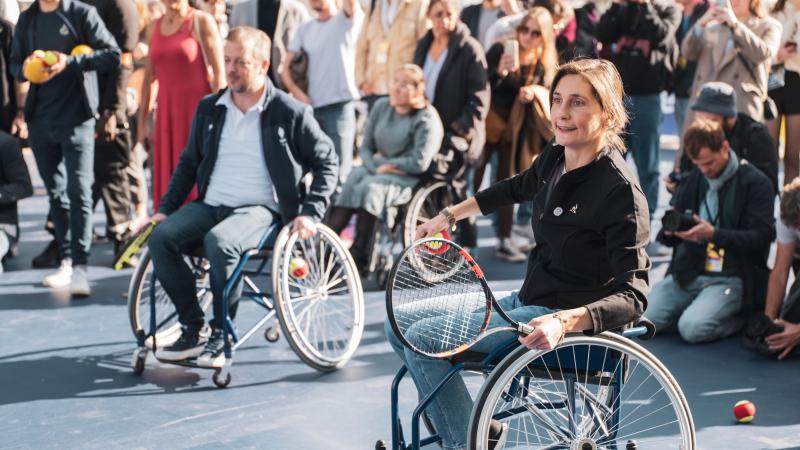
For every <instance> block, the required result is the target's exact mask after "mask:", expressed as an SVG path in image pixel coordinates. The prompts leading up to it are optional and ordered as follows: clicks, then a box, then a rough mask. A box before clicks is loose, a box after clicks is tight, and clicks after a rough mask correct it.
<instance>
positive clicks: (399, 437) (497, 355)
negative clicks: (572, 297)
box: [376, 325, 654, 450]
mask: <svg viewBox="0 0 800 450" xmlns="http://www.w3.org/2000/svg"><path fill="white" fill-rule="evenodd" d="M652 331H654V330H652ZM650 332H651V330H649V329H648V327H646V326H644V325H637V326H635V327H632V328H628V329H626V330H623V331H621V332H620V334H621V335H622V336H623V337H626V338H634V337H640V336H645V335H647V334H648V333H650ZM517 347H519V342H518V340H517V339H516V338H513V339H510V340H509V341H507V342H506V343H504V344H502V345H500V346H498V347H496V348H495V349H493V350H492V351H491V352H490V353H488V354H486V355H485V356H484V357H482V358H481V359H480V360H479V361H477V362H474V361H473V362H470V361H458V358H455V361H454V363H453V367H451V368H450V370H449V371H448V372H447V374H445V376H444V378H442V380H441V381H440V382H439V383H438V384H437V385H436V387H434V389H433V390H432V391H431V392H429V393H428V394H427V395H426V396H425V397H424V398H423V399H422V400H420V402H419V404H418V405H417V407H416V408H414V412H413V413H412V414H411V442H410V444H408V445H407V444H406V440H405V435H404V433H403V425H402V422H401V421H400V416H399V413H398V403H399V402H398V398H399V394H398V391H399V388H400V382H401V381H402V379H403V377H405V375H406V373H407V372H408V368H407V367H406V366H405V365H403V366H402V367H400V370H398V371H397V374H396V375H395V377H394V380H392V388H391V404H392V406H391V407H392V413H391V416H392V446H391V450H419V449H420V448H421V447H425V446H428V445H431V444H435V443H438V442H439V441H441V440H442V438H441V437H440V436H438V435H437V434H434V435H432V436H428V437H426V438H425V439H422V440H420V436H419V435H420V430H419V428H420V423H419V422H420V418H421V416H422V413H423V412H424V411H425V408H427V407H428V405H430V403H431V402H432V401H433V399H434V398H436V396H437V395H438V394H439V392H440V391H441V390H442V388H444V386H445V385H446V384H447V383H448V382H450V380H451V379H452V378H453V377H455V376H456V375H457V374H460V373H461V372H462V371H464V370H470V371H479V372H482V373H489V372H491V371H492V370H493V369H494V368H495V367H496V366H497V364H498V363H499V362H500V361H501V360H502V359H503V358H505V357H506V356H507V355H508V354H509V353H511V351H513V350H514V349H516V348H517ZM557 353H558V349H556V350H555V351H554V352H551V353H550V354H548V355H547V356H546V357H545V359H547V357H548V356H549V357H553V356H552V355H557ZM555 357H556V358H557V356H555ZM587 357H589V361H590V363H591V356H590V355H589V353H588V351H587ZM589 370H594V371H596V370H598V368H597V367H595V366H592V365H591V364H590V365H589ZM624 372H625V371H624V370H622V371H615V376H614V380H612V381H611V384H612V385H614V386H617V387H620V386H622V383H623V380H624V376H625V374H624ZM519 381H520V380H519V379H516V380H515V381H514V384H512V387H511V389H512V390H516V389H526V387H525V386H520V385H519ZM568 386H569V384H568ZM568 394H569V395H570V397H574V384H573V388H572V390H571V392H568ZM612 398H614V399H615V400H614V403H613V405H611V408H613V411H615V412H614V414H613V415H612V416H611V418H610V419H611V421H612V422H614V423H616V422H617V421H618V420H619V407H618V406H619V404H618V403H619V402H620V399H619V397H618V396H612ZM569 403H571V402H567V404H564V402H562V403H548V404H540V405H537V407H540V408H543V409H556V408H564V407H566V408H573V405H571V404H569ZM518 412H522V411H521V410H520V411H518ZM513 413H514V412H512V413H511V414H513ZM504 414H505V415H501V416H495V418H497V419H500V418H505V417H507V416H509V415H511V414H509V413H507V412H505V413H504ZM569 426H570V428H573V430H574V428H575V426H576V424H574V423H570V424H569ZM614 434H616V431H614ZM376 448H378V447H377V446H376Z"/></svg>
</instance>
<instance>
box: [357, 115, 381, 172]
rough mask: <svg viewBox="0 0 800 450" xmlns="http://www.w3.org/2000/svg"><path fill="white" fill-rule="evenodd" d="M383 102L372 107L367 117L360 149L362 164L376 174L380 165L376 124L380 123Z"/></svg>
mask: <svg viewBox="0 0 800 450" xmlns="http://www.w3.org/2000/svg"><path fill="white" fill-rule="evenodd" d="M382 103H383V102H377V103H376V104H375V105H373V107H372V111H370V112H369V115H367V124H366V125H365V126H364V139H362V140H361V148H359V149H358V154H359V156H361V163H362V164H363V165H364V168H366V169H367V171H368V172H369V173H372V174H374V173H375V171H376V170H377V169H378V164H376V163H375V159H374V156H375V123H376V122H378V115H379V114H381V113H382V111H383V109H382V108H381V106H382Z"/></svg>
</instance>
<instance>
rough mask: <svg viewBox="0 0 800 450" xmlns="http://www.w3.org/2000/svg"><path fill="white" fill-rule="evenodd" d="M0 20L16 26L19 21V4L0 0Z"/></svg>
mask: <svg viewBox="0 0 800 450" xmlns="http://www.w3.org/2000/svg"><path fill="white" fill-rule="evenodd" d="M0 19H3V20H6V21H8V22H11V23H12V24H14V25H16V23H17V20H19V3H18V2H17V0H0Z"/></svg>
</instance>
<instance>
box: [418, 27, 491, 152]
mask: <svg viewBox="0 0 800 450" xmlns="http://www.w3.org/2000/svg"><path fill="white" fill-rule="evenodd" d="M432 43H433V32H432V31H430V30H428V32H427V33H426V34H425V36H423V37H422V38H421V39H420V40H419V42H418V43H417V49H416V50H415V51H414V64H416V65H418V66H420V67H423V66H424V65H425V58H426V56H427V55H428V50H429V49H430V47H431V44H432ZM435 92H436V95H435V98H434V101H433V106H434V108H436V111H437V112H438V113H439V117H440V118H441V119H442V124H443V125H444V130H445V132H446V133H447V132H449V133H452V134H454V135H456V136H460V137H463V138H465V139H466V140H467V141H468V142H469V156H470V159H471V160H473V161H474V160H477V159H478V158H479V157H480V154H481V152H482V151H483V144H484V143H485V141H486V129H485V121H486V114H488V112H489V96H490V94H489V82H488V75H487V69H486V58H485V57H484V54H483V49H482V48H481V45H480V44H479V43H478V41H476V40H475V38H473V37H471V36H470V35H469V30H468V29H467V27H466V25H464V24H463V23H459V24H458V27H457V28H456V29H455V31H453V33H452V34H451V35H450V41H449V43H448V45H447V59H445V61H444V65H443V66H442V70H441V72H439V78H438V79H437V80H436V90H435Z"/></svg>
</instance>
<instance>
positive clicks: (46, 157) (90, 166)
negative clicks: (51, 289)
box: [28, 119, 95, 265]
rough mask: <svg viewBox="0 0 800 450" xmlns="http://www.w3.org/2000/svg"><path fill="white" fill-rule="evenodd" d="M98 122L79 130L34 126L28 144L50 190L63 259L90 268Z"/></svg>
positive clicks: (43, 125)
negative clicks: (95, 136)
mask: <svg viewBox="0 0 800 450" xmlns="http://www.w3.org/2000/svg"><path fill="white" fill-rule="evenodd" d="M94 123H95V121H94V119H89V120H87V121H86V122H83V123H82V124H80V125H77V126H75V127H52V126H48V125H47V124H39V123H31V124H30V129H29V130H30V133H29V138H28V142H29V143H30V145H31V149H32V150H33V156H34V157H35V158H36V166H37V167H38V168H39V174H40V175H41V176H42V181H44V185H45V187H46V188H47V196H48V198H49V200H50V216H51V218H52V220H53V225H54V227H55V238H56V242H58V244H59V246H60V247H61V257H62V258H72V262H73V264H77V265H82V264H86V263H87V261H88V260H89V250H90V249H91V247H92V184H94Z"/></svg>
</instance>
